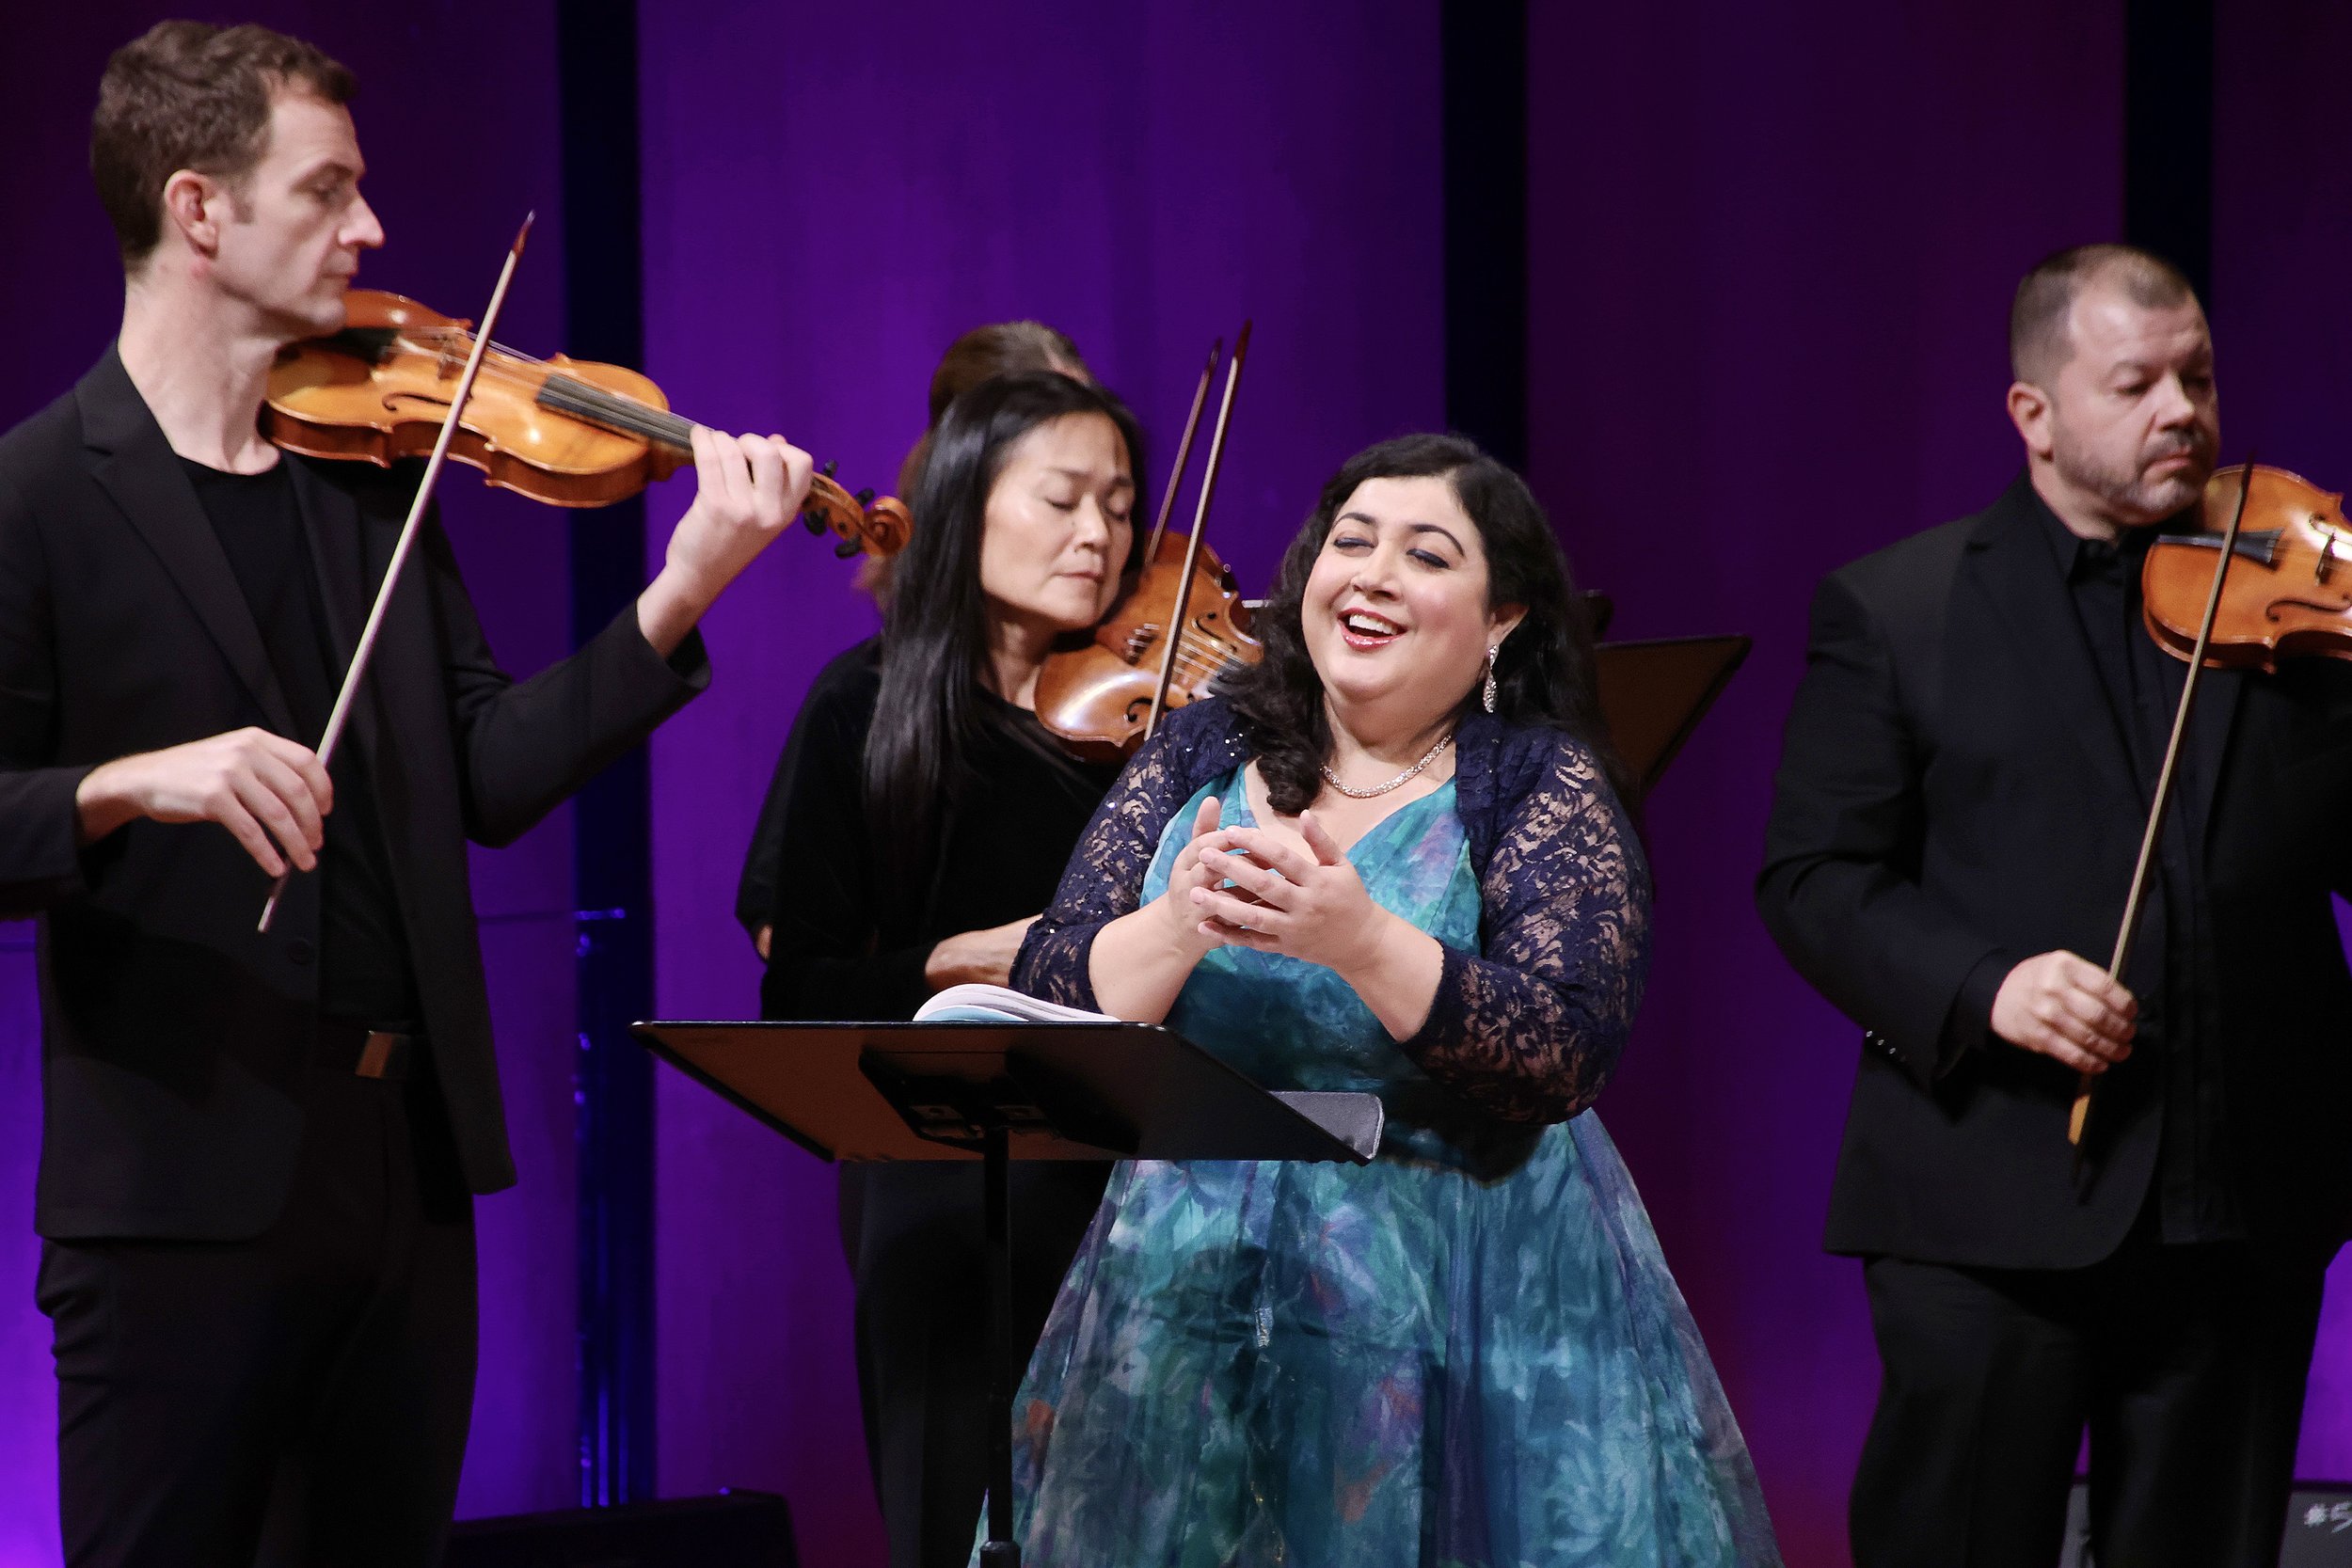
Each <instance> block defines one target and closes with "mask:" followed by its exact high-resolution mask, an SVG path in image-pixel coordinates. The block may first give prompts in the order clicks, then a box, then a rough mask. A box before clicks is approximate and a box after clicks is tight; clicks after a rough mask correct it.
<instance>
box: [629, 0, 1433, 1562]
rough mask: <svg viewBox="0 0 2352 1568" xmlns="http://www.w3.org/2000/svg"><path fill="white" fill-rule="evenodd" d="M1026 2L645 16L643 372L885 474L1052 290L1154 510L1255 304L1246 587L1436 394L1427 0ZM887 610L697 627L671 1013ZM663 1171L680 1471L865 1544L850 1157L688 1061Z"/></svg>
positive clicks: (1429, 419)
mask: <svg viewBox="0 0 2352 1568" xmlns="http://www.w3.org/2000/svg"><path fill="white" fill-rule="evenodd" d="M1009 14H1013V13H1002V12H994V11H990V10H988V9H986V8H972V7H967V6H961V5H947V4H930V5H916V6H895V7H883V8H867V9H865V10H855V9H850V10H834V11H833V12H831V13H828V16H827V19H826V24H825V25H824V26H823V27H822V28H815V27H810V26H808V25H806V24H805V19H804V18H795V17H794V16H793V15H792V14H790V13H788V12H785V11H780V10H778V9H776V8H771V7H768V6H763V5H755V4H748V3H747V4H736V5H719V4H701V5H692V6H687V7H684V8H668V7H665V8H662V9H661V12H660V15H661V24H660V26H658V27H656V26H653V25H650V23H651V20H652V17H653V15H654V12H653V10H652V9H651V8H647V9H646V10H645V12H644V15H645V16H646V18H647V21H648V24H649V25H648V26H647V27H646V29H645V34H644V145H645V166H644V173H645V191H646V193H647V198H646V213H645V247H646V269H645V280H646V295H647V299H646V342H647V354H648V356H649V358H650V359H651V360H652V367H651V368H652V370H653V372H654V373H655V375H656V376H657V377H658V378H660V380H661V382H662V384H663V386H664V387H665V388H667V389H668V390H669V391H670V393H671V396H672V398H673V399H674V400H675V402H676V403H677V404H679V405H680V406H681V407H687V408H689V409H691V411H692V412H693V413H694V414H695V416H696V417H697V418H701V419H705V420H711V421H714V422H717V423H721V424H729V425H736V426H742V425H750V426H755V427H757V428H760V429H770V428H773V429H777V430H781V431H784V432H785V433H787V434H788V435H790V436H792V437H793V438H794V439H795V440H797V441H800V442H801V443H803V445H806V446H808V447H810V448H811V449H812V450H814V451H817V452H818V455H819V456H820V457H830V458H838V459H839V460H840V462H841V473H842V476H843V478H844V480H845V481H847V482H848V483H850V484H851V485H852V486H855V485H857V484H877V485H882V484H886V483H887V482H888V481H889V479H890V477H891V476H892V475H893V474H894V473H895V472H896V469H897V467H898V460H899V458H900V456H901V455H902V454H903V453H904V451H906V448H907V446H908V444H909V443H910V442H911V441H912V440H913V439H914V436H915V435H916V434H917V432H918V431H919V429H920V425H921V421H922V417H923V400H924V393H925V389H926V388H927V386H928V384H929V381H930V372H931V367H932V364H933V362H934V361H935V360H936V359H937V357H938V356H939V353H940V351H941V350H942V349H944V348H945V347H946V345H947V343H948V342H949V341H950V340H952V339H953V338H954V337H955V336H956V335H957V334H959V333H961V332H962V331H963V330H964V329H966V328H968V327H971V326H974V325H978V324H980V323H982V322H988V321H995V320H1002V319H1005V318H1008V317H1015V316H1037V317H1040V318H1042V319H1044V320H1046V321H1049V322H1052V323H1053V324H1055V325H1057V326H1060V327H1062V328H1063V329H1065V330H1066V331H1068V332H1069V333H1071V334H1072V336H1073V337H1074V338H1075V339H1076V340H1077V341H1078V343H1079V346H1080V347H1081V348H1082V349H1083V350H1084V351H1085V352H1086V353H1087V355H1088V356H1089V359H1090V361H1091V363H1092V364H1093V366H1094V368H1095V369H1096V371H1097V372H1099V373H1100V374H1101V375H1102V376H1103V378H1104V380H1105V381H1106V382H1107V383H1108V384H1109V385H1111V386H1112V387H1114V388H1118V389H1119V390H1120V392H1121V393H1122V394H1123V395H1124V396H1126V397H1127V398H1128V399H1129V400H1131V401H1132V402H1133V403H1134V404H1136V408H1137V410H1138V412H1139V414H1140V415H1141V417H1142V418H1143V420H1144V421H1145V423H1146V426H1147V428H1148V429H1149V431H1150V432H1151V435H1152V444H1153V461H1154V463H1155V464H1156V465H1158V466H1157V467H1154V469H1153V478H1152V499H1153V500H1155V501H1156V499H1157V494H1158V484H1159V482H1160V476H1161V475H1163V474H1164V472H1165V464H1166V462H1167V460H1168V456H1169V455H1171V454H1172V451H1173V448H1174V446H1175V437H1176V432H1177V427H1178V423H1179V421H1180V420H1182V419H1183V416H1184V409H1185V406H1186V404H1187V401H1188V400H1189V398H1190V396H1191V393H1192V388H1193V385H1194V381H1195V379H1196V377H1197V376H1198V375H1199V373H1200V363H1201V358H1202V356H1203V355H1204V354H1205V353H1206V351H1207V348H1208V344H1209V341H1210V340H1211V339H1212V338H1213V337H1215V336H1216V335H1218V334H1220V333H1222V334H1224V335H1225V337H1226V340H1227V342H1228V345H1229V347H1230V345H1231V342H1232V335H1233V333H1234V331H1235V330H1236V328H1238V327H1239V325H1240V324H1241V321H1242V318H1243V317H1244V316H1245V315H1254V316H1255V318H1256V322H1257V335H1256V339H1255V341H1254V343H1253V345H1252V348H1251V351H1250V359H1249V364H1248V370H1247V372H1245V379H1244V382H1243V385H1242V388H1241V393H1240V401H1239V404H1238V407H1237V411H1236V413H1235V416H1234V435H1233V437H1232V448H1231V451H1230V454H1229V460H1228V466H1227V468H1226V472H1225V477H1224V479H1223V481H1222V483H1221V485H1220V488H1219V492H1218V499H1217V510H1216V520H1215V522H1214V524H1213V531H1212V533H1211V540H1212V542H1213V543H1214V544H1215V545H1216V547H1217V548H1218V549H1219V550H1220V551H1223V552H1224V553H1226V555H1227V556H1228V558H1229V559H1230V560H1232V562H1234V563H1235V566H1236V569H1237V571H1238V572H1239V575H1240V577H1241V579H1242V581H1243V582H1244V583H1245V584H1247V585H1249V586H1250V587H1251V589H1252V591H1253V592H1255V591H1257V590H1258V589H1259V588H1260V587H1262V585H1263V583H1264V582H1265V580H1266V578H1267V575H1268V573H1269V571H1270V568H1271V567H1272V564H1273V562H1274V560H1275V557H1276V555H1277V553H1278V552H1279V547H1280V546H1281V545H1282V544H1283V543H1284V542H1285V541H1287V539H1288V538H1289V536H1290V534H1291V533H1292V532H1293V531H1294V530H1295V526H1296V524H1297V521H1298V519H1299V518H1301V517H1302V516H1304V515H1305V513H1306V511H1307V509H1308V508H1309V506H1310V505H1311V503H1312V500H1313V499H1314V494H1315V491H1316V489H1317V487H1318V486H1319V485H1320V484H1321V483H1322V481H1323V479H1324V478H1325V477H1326V476H1327V474H1328V472H1329V471H1330V469H1331V468H1333V467H1336V466H1337V464H1338V462H1339V461H1340V460H1341V459H1342V458H1343V457H1344V456H1345V455H1346V454H1347V453H1349V452H1350V451H1354V450H1355V449H1356V448H1358V447H1359V446H1361V445H1363V444H1365V443H1366V442H1368V441H1370V440H1372V439H1375V438H1376V437H1378V436H1386V435H1389V434H1391V433H1393V432H1396V431H1400V430H1404V429H1407V428H1412V427H1417V426H1426V425H1432V424H1436V423H1438V422H1439V421H1440V420H1442V417H1443V408H1442V398H1441V390H1440V387H1441V380H1440V354H1441V345H1440V327H1441V311H1440V299H1439V290H1440V277H1439V266H1438V255H1439V245H1438V198H1439V184H1438V181H1439V171H1438V79H1437V23H1436V11H1435V8H1433V7H1431V6H1428V5H1426V4H1418V3H1409V0H1382V3H1380V4H1376V5H1372V6H1368V7H1364V8H1356V9H1353V10H1351V11H1349V12H1347V13H1345V14H1344V15H1343V14H1342V13H1337V12H1332V11H1329V10H1328V9H1327V8H1321V7H1316V6H1312V5H1309V4H1304V3H1298V0H1292V3H1284V4H1275V5H1270V6H1269V5H1256V6H1249V7H1243V6H1238V5H1232V4H1218V5H1213V6H1206V7H1203V6H1198V5H1174V4H1155V5H1152V6H1147V7H1132V8H1128V7H1102V6H1093V5H1084V4H1074V3H1073V4H1057V5H1042V6H1028V7H1025V8H1021V9H1020V10H1019V12H1018V13H1017V15H1018V17H1019V19H1020V20H1019V21H1018V22H1017V23H1014V22H1010V21H1008V20H1007V17H1008V15H1009ZM1198 461H1199V457H1198V454H1196V458H1195V462H1196V465H1197V464H1198ZM685 499H686V495H685V492H684V490H683V489H682V487H681V486H678V485H672V486H670V487H668V492H667V493H666V494H664V495H663V496H661V497H660V499H658V500H657V503H656V506H657V519H658V521H659V522H660V523H661V524H664V525H666V524H667V523H668V522H669V521H670V520H671V519H674V518H675V515H676V514H677V511H678V510H679V508H681V507H682V506H683V504H684V502H685ZM872 624H873V618H872V614H871V611H870V610H869V609H868V608H867V607H866V606H865V605H864V604H862V603H861V602H860V601H859V600H858V598H857V597H856V595H854V594H852V593H851V592H850V588H849V586H848V570H847V568H846V567H845V566H844V565H842V564H840V563H837V562H834V561H833V560H832V559H831V558H830V555H829V553H828V552H827V550H826V549H825V548H824V547H823V546H820V545H818V543H817V542H815V541H812V540H809V539H807V538H804V537H803V538H795V539H790V540H787V541H786V542H785V543H784V544H782V545H781V546H778V547H777V548H776V549H775V550H774V551H773V552H772V553H771V558H770V559H769V560H767V561H763V562H760V564H759V565H758V566H757V567H756V568H755V571H754V573H753V574H752V578H751V580H749V581H747V582H745V583H743V584H741V585H739V587H738V589H737V590H736V592H735V594H733V595H732V596H731V597H730V599H729V600H727V601H726V602H724V603H723V604H722V605H721V606H720V607H719V609H718V610H717V612H716V613H714V614H713V615H712V617H711V618H710V622H709V624H708V626H707V632H708V636H709V641H710V645H711V657H712V661H713V663H714V665H715V667H716V678H715V680H714V683H713V686H712V689H711V691H710V693H709V695H708V696H707V698H706V699H704V700H703V701H702V702H700V703H698V704H696V705H695V706H694V707H693V708H692V709H691V710H690V711H689V712H688V713H686V714H684V715H682V716H681V717H680V718H679V719H678V720H677V721H675V722H674V723H673V724H672V725H671V726H670V727H669V728H668V729H667V730H665V731H664V732H663V734H662V736H661V737H660V739H659V740H658V741H657V742H656V747H655V768H654V780H655V785H654V787H655V811H656V816H655V821H656V828H655V832H656V879H657V889H658V892H657V897H656V909H657V911H659V918H660V927H659V931H660V965H659V968H660V1006H661V1008H662V1011H663V1012H664V1013H665V1014H666V1015H667V1016H670V1017H714V1016H716V1017H726V1016H740V1015H742V1014H745V1013H747V1012H749V1011H751V1010H752V1009H753V1008H754V1007H755V1005H756V980H757V973H758V970H757V964H756V961H755V958H753V955H752V951H751V948H750V947H749V945H748V944H747V943H746V942H745V941H744V938H743V935H742V933H741V932H740V931H739V930H738V929H737V928H736V927H735V926H734V922H733V920H732V918H731V917H730V912H729V911H730V910H731V907H732V901H733V894H734V888H735V879H736V874H737V871H738V869H739V866H740V864H741V862H742V855H743V847H744V845H745V843H746V841H747V839H748V837H749V835H750V831H751V824H752V819H753V816H754V814H755V810H756V807H757V804H758V801H759V798H760V795H761V792H762V790H763V789H764V787H765V786H766V784H767V781H768V776H769V771H770V769H771V767H772V766H773V764H774V761H775V756H776V752H777V749H778V747H779V745H780V744H781V742H782V741H783V738H784V735H785V731H786V729H787V726H788V725H789V723H790V721H791V718H792V714H793V711H794V709H795V707H796V705H798V703H799V701H800V697H801V694H802V692H803V690H804V689H805V688H806V686H807V684H808V681H809V679H810V677H811V676H812V675H814V674H815V673H816V671H817V670H818V667H819V666H820V665H821V664H822V663H823V662H824V661H825V660H826V659H827V658H829V657H832V655H834V653H835V652H837V651H839V650H840V649H841V648H842V647H844V646H846V645H848V644H849V643H850V642H851V641H855V640H856V639H858V638H860V637H862V636H864V635H866V633H867V632H868V631H869V630H870V629H871V626H872ZM1056 852H1058V851H1056ZM833 1202H834V1180H833V1176H832V1173H831V1172H830V1171H829V1170H828V1169H826V1168H825V1167H824V1166H822V1165H820V1164H818V1163H817V1162H816V1161H814V1160H812V1159H810V1158H809V1157H808V1156H806V1155H804V1154H802V1153H801V1152H799V1151H798V1150H796V1149H793V1148H789V1147H787V1145H786V1144H785V1143H784V1142H783V1140H781V1139H779V1138H777V1137H775V1136H773V1135H772V1134H771V1133H768V1132H764V1131H763V1130H761V1129H759V1128H757V1127H755V1126H754V1125H753V1124H751V1123H750V1122H749V1121H748V1120H746V1119H745V1118H744V1117H741V1116H739V1115H738V1114H737V1113H735V1112H734V1111H732V1110H730V1109H729V1108H727V1107H725V1106H724V1105H722V1104H720V1103H719V1102H718V1101H715V1100H714V1099H713V1098H712V1097H711V1096H710V1095H708V1094H707V1092H706V1091H704V1090H702V1089H701V1088H699V1087H697V1086H696V1085H692V1084H690V1083H687V1082H685V1081H684V1080H682V1079H679V1078H677V1077H675V1076H674V1075H669V1074H665V1075H664V1076H663V1079H662V1084H661V1112H660V1198H659V1208H658V1216H659V1219H658V1224H659V1228H658V1235H659V1238H660V1240H659V1243H658V1245H659V1250H660V1292H661V1293H660V1307H659V1316H660V1407H661V1443H660V1485H661V1489H662V1490H663V1491H664V1492H668V1493H685V1492H697V1491H704V1490H707V1489H709V1488H711V1487H714V1486H717V1485H720V1484H725V1483H732V1484H739V1485H746V1484H747V1485H755V1486H766V1487H773V1488H778V1489H781V1490H783V1491H785V1492H787V1494H789V1496H790V1497H791V1499H792V1504H793V1507H794V1510H795V1512H796V1513H797V1515H798V1519H799V1525H800V1529H801V1540H802V1549H803V1554H804V1557H805V1560H808V1561H810V1562H812V1563H840V1562H863V1561H875V1560H880V1556H881V1546H880V1535H879V1524H878V1522H877V1521H876V1520H875V1518H874V1515H873V1512H872V1503H871V1500H870V1493H869V1489H868V1485H867V1481H866V1459H865V1449H864V1447H863V1445H862V1443H861V1441H860V1435H859V1425H858V1416H857V1405H856V1392H855V1383H854V1377H853V1373H852V1370H851V1365H850V1318H849V1287H848V1279H847V1275H846V1271H845V1269H844V1268H843V1265H842V1263H841V1259H840V1249H839V1243H838V1241H837V1240H836V1234H835V1227H834V1212H833Z"/></svg>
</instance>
